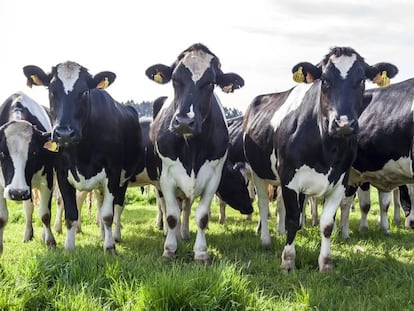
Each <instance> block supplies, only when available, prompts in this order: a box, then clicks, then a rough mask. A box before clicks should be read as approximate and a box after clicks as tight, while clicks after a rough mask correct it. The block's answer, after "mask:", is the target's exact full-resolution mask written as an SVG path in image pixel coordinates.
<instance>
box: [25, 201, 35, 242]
mask: <svg viewBox="0 0 414 311" xmlns="http://www.w3.org/2000/svg"><path fill="white" fill-rule="evenodd" d="M33 209H34V208H33V202H32V200H25V201H23V211H24V218H25V226H24V237H23V242H24V243H26V242H29V241H31V240H32V239H33Z"/></svg>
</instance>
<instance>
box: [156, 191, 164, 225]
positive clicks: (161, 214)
mask: <svg viewBox="0 0 414 311" xmlns="http://www.w3.org/2000/svg"><path fill="white" fill-rule="evenodd" d="M155 202H156V205H157V209H158V213H157V222H156V224H155V226H156V227H157V229H159V230H163V229H164V215H165V204H164V199H162V203H161V193H160V192H159V191H158V190H155ZM163 205H164V206H163ZM165 229H166V228H165ZM165 233H166V232H165Z"/></svg>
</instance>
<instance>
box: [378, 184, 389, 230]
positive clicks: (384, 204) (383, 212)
mask: <svg viewBox="0 0 414 311" xmlns="http://www.w3.org/2000/svg"><path fill="white" fill-rule="evenodd" d="M378 199H379V206H380V216H379V220H378V225H379V227H380V229H381V230H382V231H384V233H385V234H390V224H389V222H388V208H389V207H390V204H391V192H383V191H379V193H378Z"/></svg>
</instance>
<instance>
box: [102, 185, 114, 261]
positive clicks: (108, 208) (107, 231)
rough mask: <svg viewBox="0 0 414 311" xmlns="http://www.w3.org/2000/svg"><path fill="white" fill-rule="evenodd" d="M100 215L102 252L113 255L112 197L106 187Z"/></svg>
mask: <svg viewBox="0 0 414 311" xmlns="http://www.w3.org/2000/svg"><path fill="white" fill-rule="evenodd" d="M100 215H101V225H102V229H103V231H104V242H103V248H104V251H105V252H108V253H110V254H115V239H114V236H113V235H112V224H113V222H114V196H113V195H112V194H111V193H110V192H109V189H108V188H107V186H105V187H104V193H103V201H102V207H101V212H100ZM102 229H101V230H102Z"/></svg>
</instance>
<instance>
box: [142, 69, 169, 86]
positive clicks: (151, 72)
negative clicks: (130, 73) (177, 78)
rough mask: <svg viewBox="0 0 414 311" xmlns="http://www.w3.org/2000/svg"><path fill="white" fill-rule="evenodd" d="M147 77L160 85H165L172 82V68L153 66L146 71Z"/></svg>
mask: <svg viewBox="0 0 414 311" xmlns="http://www.w3.org/2000/svg"><path fill="white" fill-rule="evenodd" d="M145 75H146V76H147V77H148V78H150V79H151V80H153V81H155V82H157V83H159V84H165V83H168V82H170V80H171V75H172V67H169V66H166V65H162V64H157V65H153V66H151V67H149V68H148V69H147V70H145Z"/></svg>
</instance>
